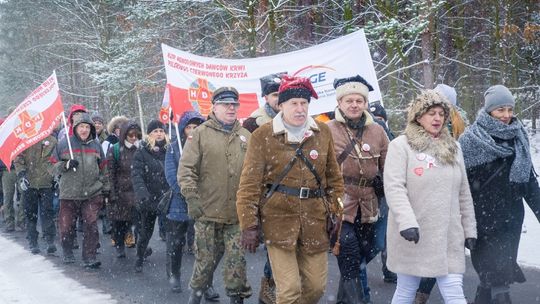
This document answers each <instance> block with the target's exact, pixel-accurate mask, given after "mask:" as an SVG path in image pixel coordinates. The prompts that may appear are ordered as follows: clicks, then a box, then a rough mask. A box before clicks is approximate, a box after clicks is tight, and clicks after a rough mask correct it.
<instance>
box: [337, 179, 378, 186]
mask: <svg viewBox="0 0 540 304" xmlns="http://www.w3.org/2000/svg"><path fill="white" fill-rule="evenodd" d="M343 183H344V184H345V185H352V186H359V187H372V186H373V180H371V179H367V178H364V177H362V178H358V177H350V176H344V177H343Z"/></svg>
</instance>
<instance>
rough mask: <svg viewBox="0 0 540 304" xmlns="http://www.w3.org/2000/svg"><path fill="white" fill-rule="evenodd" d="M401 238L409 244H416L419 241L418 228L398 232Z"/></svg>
mask: <svg viewBox="0 0 540 304" xmlns="http://www.w3.org/2000/svg"><path fill="white" fill-rule="evenodd" d="M399 234H401V236H402V237H403V238H404V239H406V240H407V241H409V242H414V243H415V244H416V243H418V241H419V240H420V233H419V232H418V228H409V229H405V230H402V231H400V232H399Z"/></svg>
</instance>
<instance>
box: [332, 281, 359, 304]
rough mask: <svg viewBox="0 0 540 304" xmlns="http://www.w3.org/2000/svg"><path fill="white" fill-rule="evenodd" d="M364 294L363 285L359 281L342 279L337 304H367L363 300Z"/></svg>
mask: <svg viewBox="0 0 540 304" xmlns="http://www.w3.org/2000/svg"><path fill="white" fill-rule="evenodd" d="M363 295H364V292H363V291H362V284H361V283H360V281H359V280H358V279H350V280H344V279H343V278H341V279H340V288H339V290H338V299H337V300H338V301H337V303H343V304H358V303H365V302H364V300H363Z"/></svg>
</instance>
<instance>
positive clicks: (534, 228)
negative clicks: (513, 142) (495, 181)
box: [518, 121, 540, 269]
mask: <svg viewBox="0 0 540 304" xmlns="http://www.w3.org/2000/svg"><path fill="white" fill-rule="evenodd" d="M524 124H525V126H528V125H529V122H527V121H525V122H524ZM530 143H531V157H532V161H533V164H534V167H535V169H536V172H537V173H539V174H540V131H538V133H537V134H535V135H531V136H530ZM525 206H526V207H525V221H524V222H523V230H522V234H521V241H520V243H519V252H518V262H519V264H520V265H523V266H530V267H535V268H538V269H540V254H538V252H537V251H536V250H539V249H540V223H538V220H537V219H536V217H535V216H534V214H533V213H532V211H531V209H529V208H528V206H527V204H525Z"/></svg>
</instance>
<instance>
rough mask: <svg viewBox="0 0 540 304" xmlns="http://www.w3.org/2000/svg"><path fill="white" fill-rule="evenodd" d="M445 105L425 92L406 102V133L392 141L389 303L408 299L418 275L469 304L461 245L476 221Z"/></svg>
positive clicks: (455, 302)
mask: <svg viewBox="0 0 540 304" xmlns="http://www.w3.org/2000/svg"><path fill="white" fill-rule="evenodd" d="M449 114H450V107H449V104H448V103H447V100H446V98H444V97H443V96H442V95H441V94H440V93H438V92H436V91H433V90H427V91H424V92H422V93H421V94H420V95H419V96H417V97H416V98H415V99H414V100H413V101H412V102H411V103H410V105H409V111H408V115H407V127H406V128H405V133H404V135H401V136H399V137H398V138H396V139H394V140H393V141H392V142H390V145H389V147H388V153H387V155H386V162H385V170H384V192H385V194H386V199H387V202H388V206H389V208H390V212H389V217H388V230H387V242H388V260H387V266H388V268H389V269H390V270H391V271H393V272H395V273H397V276H398V279H397V287H396V292H395V293H394V297H393V299H392V303H393V304H396V303H407V304H411V303H413V301H414V297H415V294H416V290H417V288H418V286H419V283H420V279H421V278H422V277H433V278H436V279H437V283H438V285H439V290H440V291H441V295H442V296H443V299H444V302H445V303H447V304H466V303H467V302H466V300H465V296H464V295H463V273H464V272H465V246H466V247H468V248H472V247H474V244H475V242H476V221H475V217H474V207H473V202H472V198H471V193H470V190H469V183H468V181H467V175H466V171H465V164H464V161H463V154H462V152H461V148H460V147H459V145H458V143H457V142H456V141H455V140H454V138H453V137H452V136H451V135H450V132H449V131H448V128H446V123H447V122H448V116H449Z"/></svg>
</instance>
